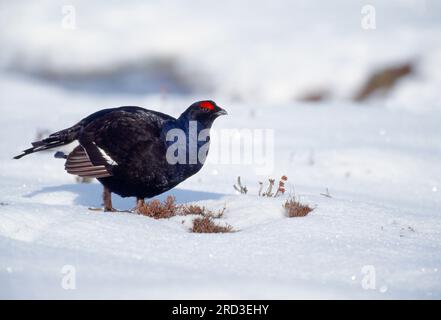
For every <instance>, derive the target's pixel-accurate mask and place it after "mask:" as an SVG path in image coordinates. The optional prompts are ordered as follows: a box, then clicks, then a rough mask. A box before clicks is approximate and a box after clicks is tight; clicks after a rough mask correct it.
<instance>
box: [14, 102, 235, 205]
mask: <svg viewBox="0 0 441 320" xmlns="http://www.w3.org/2000/svg"><path fill="white" fill-rule="evenodd" d="M224 114H227V112H226V111H225V110H224V109H222V108H220V107H219V106H218V105H217V104H216V103H215V102H213V101H211V100H206V101H199V102H195V103H193V104H192V105H191V106H190V107H189V108H188V109H187V110H185V111H184V112H183V113H182V114H181V115H180V117H179V118H177V119H175V118H173V117H171V116H169V115H166V114H164V113H161V112H157V111H152V110H147V109H144V108H141V107H119V108H112V109H104V110H100V111H98V112H95V113H93V114H91V115H90V116H88V117H86V118H84V119H83V120H81V121H80V122H78V123H77V124H76V125H74V126H72V127H70V128H67V129H64V130H61V131H58V132H55V133H53V134H51V135H50V136H49V137H48V138H46V139H43V140H41V141H36V142H33V143H32V148H29V149H26V150H24V151H23V152H22V154H20V155H18V156H16V157H14V159H20V158H21V157H23V156H25V155H28V154H31V153H34V152H38V151H42V150H47V149H52V148H56V147H59V146H62V145H66V144H69V143H71V142H73V141H78V142H79V145H78V146H77V147H75V148H74V149H73V151H72V152H71V153H70V154H69V155H65V154H64V153H62V152H57V153H56V154H55V157H58V158H64V159H66V164H65V169H66V171H67V172H68V173H70V174H74V175H77V176H80V177H92V178H97V179H98V180H99V181H100V182H101V184H103V186H104V192H103V202H104V210H105V211H115V209H114V208H113V206H112V199H111V192H114V193H116V194H119V195H120V196H122V197H136V199H137V202H136V207H135V210H136V209H137V208H139V207H140V206H142V205H143V204H144V198H151V197H154V196H156V195H159V194H161V193H163V192H165V191H167V190H170V189H171V188H173V187H175V186H176V185H177V184H179V183H181V182H182V181H184V180H186V179H187V178H189V177H190V176H192V175H194V174H195V173H197V172H198V171H199V170H200V169H201V168H202V166H203V164H204V160H205V156H206V154H207V152H208V147H209V140H210V135H209V130H210V128H211V125H212V124H213V121H214V120H215V119H216V118H217V117H218V116H220V115H224ZM182 140H184V141H182ZM200 153H201V154H200Z"/></svg>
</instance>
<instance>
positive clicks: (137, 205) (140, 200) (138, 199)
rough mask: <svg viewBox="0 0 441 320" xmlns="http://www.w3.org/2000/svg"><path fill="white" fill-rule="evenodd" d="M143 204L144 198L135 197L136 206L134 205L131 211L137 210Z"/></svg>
mask: <svg viewBox="0 0 441 320" xmlns="http://www.w3.org/2000/svg"><path fill="white" fill-rule="evenodd" d="M144 204H145V202H144V198H140V197H136V207H134V208H133V209H132V210H131V211H132V212H137V211H138V210H139V209H140V208H141V207H142V206H143V205H144Z"/></svg>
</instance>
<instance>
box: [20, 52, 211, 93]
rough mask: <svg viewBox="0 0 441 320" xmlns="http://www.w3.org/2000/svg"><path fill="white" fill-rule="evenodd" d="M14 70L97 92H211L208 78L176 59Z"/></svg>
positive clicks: (67, 86)
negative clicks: (86, 68) (71, 68)
mask: <svg viewBox="0 0 441 320" xmlns="http://www.w3.org/2000/svg"><path fill="white" fill-rule="evenodd" d="M12 69H13V71H17V72H20V73H25V74H28V75H30V76H32V77H35V78H38V79H41V80H43V81H47V82H50V83H51V84H54V85H58V86H62V87H64V88H68V89H72V90H80V91H88V92H96V93H127V94H148V93H162V94H166V93H171V94H189V93H193V92H201V91H203V92H207V91H209V90H210V86H209V85H208V83H209V81H208V79H207V77H206V76H204V75H202V74H201V72H199V71H198V70H192V71H184V70H183V68H181V67H180V64H179V62H178V60H177V59H175V58H173V57H156V58H149V59H145V60H142V61H133V62H125V63H120V64H117V65H112V66H108V67H103V68H98V67H97V68H93V69H88V70H84V69H78V70H60V69H53V68H51V67H50V66H45V67H40V68H24V67H21V66H20V65H19V64H15V66H14V67H13V68H12Z"/></svg>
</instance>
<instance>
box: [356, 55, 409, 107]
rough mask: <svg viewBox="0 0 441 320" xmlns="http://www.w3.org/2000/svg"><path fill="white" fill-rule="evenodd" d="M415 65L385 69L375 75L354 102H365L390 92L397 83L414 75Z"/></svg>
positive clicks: (362, 88) (407, 64) (406, 64)
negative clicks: (375, 95) (378, 94)
mask: <svg viewBox="0 0 441 320" xmlns="http://www.w3.org/2000/svg"><path fill="white" fill-rule="evenodd" d="M414 70H415V66H414V64H413V63H410V62H409V63H404V64H402V65H398V66H390V67H385V68H383V69H381V70H378V71H377V72H375V73H373V74H372V75H371V76H370V77H369V78H368V80H367V82H366V83H365V84H364V85H363V86H362V87H361V89H360V91H359V92H358V93H357V94H356V95H355V96H354V98H353V99H354V101H364V100H366V99H368V98H369V97H371V96H372V95H373V94H377V93H382V94H386V93H387V92H389V91H390V90H391V89H392V88H393V87H394V85H395V84H396V83H397V81H398V80H399V79H401V78H403V77H405V76H408V75H411V74H413V73H414Z"/></svg>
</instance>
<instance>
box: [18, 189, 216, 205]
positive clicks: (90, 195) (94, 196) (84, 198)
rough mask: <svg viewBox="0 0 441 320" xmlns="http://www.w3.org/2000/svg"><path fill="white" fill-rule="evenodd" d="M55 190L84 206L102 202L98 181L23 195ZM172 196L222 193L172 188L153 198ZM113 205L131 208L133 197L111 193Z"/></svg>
mask: <svg viewBox="0 0 441 320" xmlns="http://www.w3.org/2000/svg"><path fill="white" fill-rule="evenodd" d="M56 192H72V193H75V194H77V197H76V198H75V200H74V204H76V205H81V206H86V207H101V204H102V192H103V187H102V185H101V184H98V183H89V184H85V183H75V184H64V185H60V186H51V187H44V188H41V189H40V190H36V191H34V192H31V193H29V194H27V195H25V197H27V198H32V197H34V196H38V195H40V194H45V193H56ZM169 195H171V196H174V197H175V198H176V202H177V203H187V202H192V201H201V200H216V199H220V198H221V197H222V196H224V194H221V193H213V192H205V191H193V190H185V189H178V188H174V189H172V190H169V191H167V192H165V193H163V194H161V195H158V196H156V197H154V198H153V199H158V200H161V201H163V200H164V199H165V198H166V197H167V196H169ZM112 201H113V206H114V207H115V208H118V209H127V208H132V207H134V205H135V198H134V197H130V198H122V197H120V196H118V195H116V194H112Z"/></svg>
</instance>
